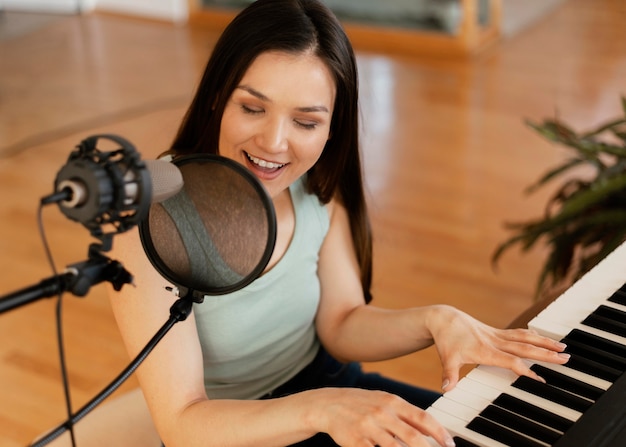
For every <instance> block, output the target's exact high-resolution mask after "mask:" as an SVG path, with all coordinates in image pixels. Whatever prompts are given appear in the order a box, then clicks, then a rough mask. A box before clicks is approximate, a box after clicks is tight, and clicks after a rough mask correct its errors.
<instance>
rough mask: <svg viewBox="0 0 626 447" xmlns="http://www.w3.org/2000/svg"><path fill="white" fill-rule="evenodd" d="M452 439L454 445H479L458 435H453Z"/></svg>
mask: <svg viewBox="0 0 626 447" xmlns="http://www.w3.org/2000/svg"><path fill="white" fill-rule="evenodd" d="M452 439H453V440H454V443H455V444H456V447H480V446H479V445H476V444H474V443H473V442H470V441H468V440H467V439H463V438H459V437H458V436H454V437H453V438H452Z"/></svg>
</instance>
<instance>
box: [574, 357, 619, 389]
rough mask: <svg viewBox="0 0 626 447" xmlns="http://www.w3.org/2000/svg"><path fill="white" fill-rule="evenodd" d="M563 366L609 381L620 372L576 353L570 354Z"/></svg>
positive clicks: (613, 380)
mask: <svg viewBox="0 0 626 447" xmlns="http://www.w3.org/2000/svg"><path fill="white" fill-rule="evenodd" d="M563 366H566V367H567V368H572V369H575V370H576V371H580V372H584V373H587V374H589V375H592V376H594V377H598V378H600V379H604V380H606V381H608V382H611V383H613V382H615V380H616V379H617V378H618V377H619V376H620V375H621V374H622V372H621V371H619V370H617V369H615V368H610V367H608V366H606V365H602V364H600V363H598V362H594V361H593V360H589V359H586V358H584V357H581V356H579V355H576V354H572V356H571V357H570V359H569V360H568V362H567V363H566V364H565V365H563Z"/></svg>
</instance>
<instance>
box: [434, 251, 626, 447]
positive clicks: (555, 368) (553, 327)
mask: <svg viewBox="0 0 626 447" xmlns="http://www.w3.org/2000/svg"><path fill="white" fill-rule="evenodd" d="M528 327H529V328H530V329H533V330H535V331H537V332H538V333H540V334H542V335H545V336H548V337H550V338H553V339H555V340H561V341H563V342H564V343H566V344H567V349H566V352H568V353H569V354H571V358H570V360H569V361H568V363H567V364H565V365H554V364H548V363H542V362H529V365H530V366H531V369H532V370H534V371H535V372H536V373H537V374H538V375H540V376H541V377H543V378H544V379H545V380H546V383H545V384H544V383H541V382H539V381H536V380H533V379H530V378H528V377H520V376H517V375H516V374H515V373H513V372H512V371H510V370H507V369H503V368H498V367H492V366H485V365H480V366H478V367H476V368H474V369H473V370H471V371H470V372H469V373H468V374H467V375H466V376H465V377H463V378H462V379H461V380H460V381H459V383H458V384H457V386H456V387H455V388H454V389H452V390H450V391H449V392H447V393H445V394H444V395H443V396H442V397H441V398H439V399H438V400H437V401H435V403H434V404H433V405H432V406H431V407H430V408H428V409H427V411H428V412H429V413H431V414H432V415H433V416H435V417H436V418H437V420H438V421H439V422H441V423H442V424H443V425H444V426H445V427H446V428H447V429H448V430H449V431H450V432H451V433H452V435H453V437H454V440H455V442H456V445H457V447H476V446H479V447H504V446H509V447H546V446H555V447H625V446H626V374H624V371H626V244H622V245H621V246H619V247H618V248H617V249H616V250H615V251H613V252H612V253H611V254H610V255H609V256H607V257H606V258H605V259H603V260H602V261H601V262H600V263H598V264H597V265H596V266H595V267H594V268H593V269H591V270H590V271H589V272H588V273H586V274H585V275H584V276H583V277H582V278H581V279H580V280H578V281H577V282H576V283H575V284H574V285H573V286H572V287H570V288H569V289H568V290H567V291H565V292H564V293H563V294H562V295H561V296H560V297H559V298H557V299H556V300H555V301H554V302H552V303H551V304H550V305H548V306H547V307H546V308H545V309H544V310H543V311H542V312H540V313H539V314H538V315H537V316H535V317H534V318H533V319H532V320H531V321H530V322H529V324H528ZM431 441H432V440H431ZM431 443H432V445H433V446H435V445H437V444H436V443H435V442H434V441H432V442H431Z"/></svg>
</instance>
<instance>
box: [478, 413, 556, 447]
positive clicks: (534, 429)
mask: <svg viewBox="0 0 626 447" xmlns="http://www.w3.org/2000/svg"><path fill="white" fill-rule="evenodd" d="M479 415H480V416H482V417H484V418H485V419H488V420H490V421H493V422H495V423H496V424H499V425H502V426H504V427H507V428H510V429H511V430H515V431H518V432H520V433H524V435H526V436H528V437H529V438H533V439H536V440H538V441H542V442H545V443H546V444H550V445H552V444H554V443H555V442H556V441H557V440H558V439H559V438H560V437H561V435H563V433H561V432H558V431H555V430H552V429H551V428H549V427H545V426H543V425H540V424H537V423H536V422H533V421H531V420H530V419H526V418H524V417H522V416H520V415H519V414H515V413H512V412H510V411H508V410H505V409H504V408H499V407H496V406H495V405H488V406H487V408H485V409H484V410H483V411H481V412H480V414H479Z"/></svg>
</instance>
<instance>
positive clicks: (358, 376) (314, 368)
mask: <svg viewBox="0 0 626 447" xmlns="http://www.w3.org/2000/svg"><path fill="white" fill-rule="evenodd" d="M325 387H344V388H361V389H366V390H380V391H387V392H389V393H392V394H396V395H397V396H400V397H402V398H403V399H404V400H406V401H407V402H410V403H412V404H413V405H415V406H417V407H420V408H424V409H425V408H428V407H429V406H430V405H432V404H433V403H434V402H435V400H437V399H438V398H439V397H440V396H441V394H439V393H437V392H435V391H430V390H426V389H423V388H419V387H415V386H412V385H408V384H406V383H402V382H398V381H396V380H392V379H389V378H387V377H384V376H381V375H380V374H378V373H366V372H364V371H363V370H362V369H361V365H360V364H359V363H341V362H339V361H337V360H335V359H334V358H333V357H331V356H330V354H328V353H327V352H326V351H325V350H324V349H323V348H320V350H319V352H318V353H317V356H316V357H315V359H313V361H312V362H311V363H310V364H309V365H308V366H307V367H305V368H304V369H303V370H302V371H300V372H299V373H298V374H297V375H296V376H295V377H293V378H292V379H291V380H289V381H287V382H286V383H284V384H283V385H281V386H279V387H278V388H276V389H275V390H274V391H272V392H271V393H268V394H267V395H265V396H263V397H262V398H261V399H272V398H276V397H282V396H287V395H289V394H294V393H298V392H300V391H305V390H311V389H315V388H325ZM290 447H338V445H337V444H336V443H335V442H334V441H333V440H332V438H331V437H330V436H328V435H327V434H325V433H318V434H317V435H316V436H313V437H312V438H309V439H307V440H305V441H302V442H298V443H297V444H293V445H292V446H290Z"/></svg>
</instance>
